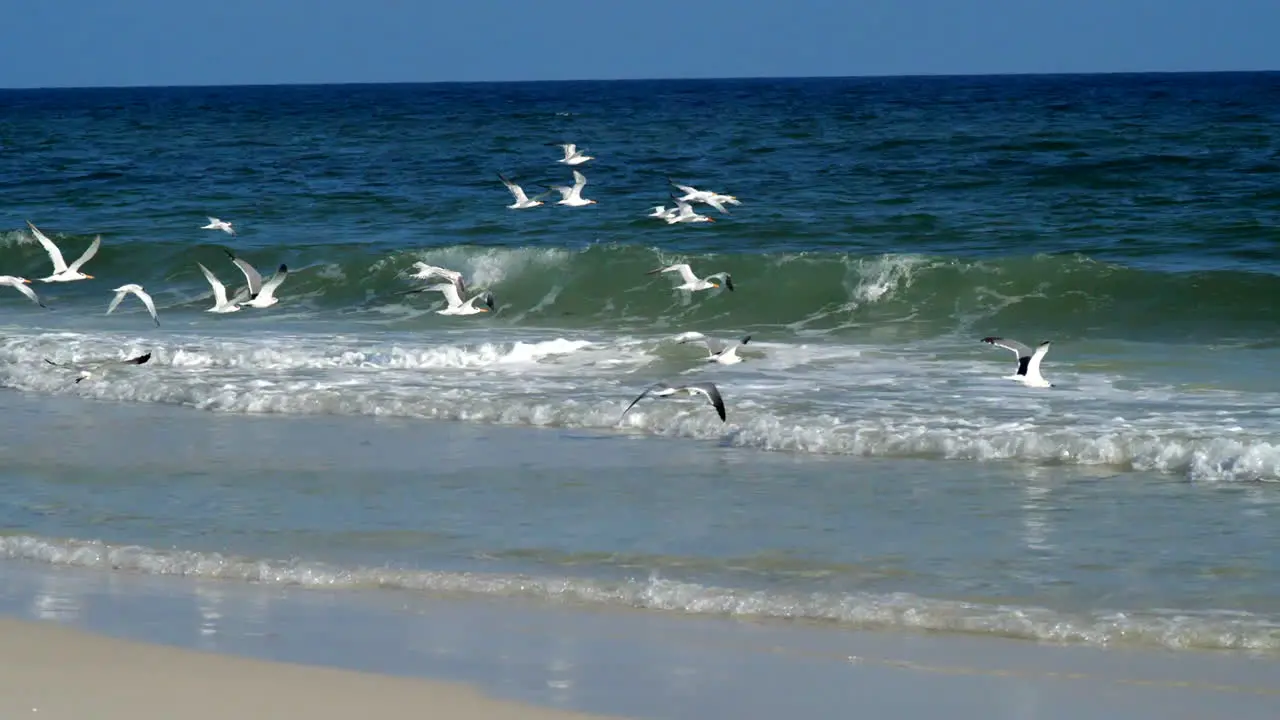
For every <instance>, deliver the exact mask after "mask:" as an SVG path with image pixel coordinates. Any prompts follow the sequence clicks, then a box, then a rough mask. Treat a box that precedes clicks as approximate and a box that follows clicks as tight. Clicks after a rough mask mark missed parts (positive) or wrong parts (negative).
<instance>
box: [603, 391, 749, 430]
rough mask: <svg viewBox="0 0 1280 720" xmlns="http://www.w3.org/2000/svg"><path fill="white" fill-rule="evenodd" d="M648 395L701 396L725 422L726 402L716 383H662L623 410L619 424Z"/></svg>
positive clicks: (641, 394) (643, 393) (642, 394)
mask: <svg viewBox="0 0 1280 720" xmlns="http://www.w3.org/2000/svg"><path fill="white" fill-rule="evenodd" d="M648 395H652V396H654V397H671V396H673V395H701V396H703V397H705V398H706V399H707V400H709V401H710V402H711V405H712V406H713V407H714V408H715V409H716V414H717V415H719V416H720V422H724V421H725V413H724V400H723V399H722V398H721V397H720V390H719V388H717V387H716V385H715V383H709V382H699V383H689V384H688V385H668V384H666V383H661V382H660V383H657V384H656V385H651V386H649V387H648V388H646V389H645V391H644V392H642V393H640V395H639V396H638V397H636V399H635V400H632V401H631V404H630V405H628V406H627V409H626V410H623V411H622V415H621V416H619V417H618V422H619V423H621V422H622V418H624V417H626V416H627V413H628V412H629V411H630V410H631V408H633V407H635V405H636V403H638V402H640V401H641V400H643V399H644V398H645V397H646V396H648Z"/></svg>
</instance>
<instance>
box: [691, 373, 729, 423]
mask: <svg viewBox="0 0 1280 720" xmlns="http://www.w3.org/2000/svg"><path fill="white" fill-rule="evenodd" d="M684 389H685V390H688V391H689V392H691V393H698V394H700V395H704V396H706V398H707V399H708V400H710V401H711V405H712V406H713V407H715V409H716V414H717V415H719V416H720V422H725V412H724V399H723V398H721V397H720V388H717V387H716V384H715V383H712V382H700V383H691V384H689V385H685V386H684Z"/></svg>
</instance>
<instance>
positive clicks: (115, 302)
mask: <svg viewBox="0 0 1280 720" xmlns="http://www.w3.org/2000/svg"><path fill="white" fill-rule="evenodd" d="M128 294H129V291H128V290H120V291H118V292H117V293H116V296H115V297H113V298H111V304H110V305H108V306H107V312H106V313H105V314H106V315H110V314H111V313H112V312H114V311H115V309H116V308H117V307H119V306H120V301H121V300H124V296H125V295H128Z"/></svg>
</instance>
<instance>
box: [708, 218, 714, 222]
mask: <svg viewBox="0 0 1280 720" xmlns="http://www.w3.org/2000/svg"><path fill="white" fill-rule="evenodd" d="M715 221H716V219H715V218H713V217H709V218H707V222H715Z"/></svg>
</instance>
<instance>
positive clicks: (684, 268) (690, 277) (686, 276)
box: [654, 263, 698, 283]
mask: <svg viewBox="0 0 1280 720" xmlns="http://www.w3.org/2000/svg"><path fill="white" fill-rule="evenodd" d="M654 272H663V273H668V272H678V273H680V279H681V280H684V281H685V282H687V283H691V282H697V281H698V276H697V275H694V274H693V268H691V267H689V263H676V264H675V265H668V266H666V267H664V268H662V269H660V270H654Z"/></svg>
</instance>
